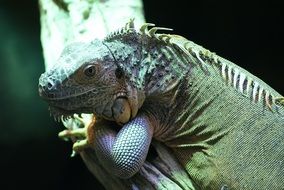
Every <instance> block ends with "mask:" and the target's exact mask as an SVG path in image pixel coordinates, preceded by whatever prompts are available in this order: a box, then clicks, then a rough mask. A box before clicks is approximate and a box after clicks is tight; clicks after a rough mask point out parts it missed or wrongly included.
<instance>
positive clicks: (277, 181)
mask: <svg viewBox="0 0 284 190" xmlns="http://www.w3.org/2000/svg"><path fill="white" fill-rule="evenodd" d="M150 27H151V28H150ZM158 30H171V29H168V28H161V27H155V26H154V24H150V23H146V24H144V25H142V26H141V28H140V29H139V30H135V27H134V23H133V20H131V21H130V22H128V23H127V24H126V25H125V27H123V28H122V29H121V30H118V31H116V32H114V33H111V34H110V35H108V36H107V37H106V38H105V39H104V40H101V41H100V40H94V41H92V42H90V43H83V42H82V43H81V42H78V43H73V44H70V45H68V46H67V47H66V48H65V49H64V51H63V52H62V55H61V57H60V58H59V60H58V62H57V64H55V66H54V67H53V68H52V69H51V70H49V71H47V72H45V73H44V74H42V75H41V77H40V79H39V93H40V96H41V97H42V98H43V99H44V100H46V101H47V102H48V103H49V105H50V111H51V113H52V114H53V115H54V116H55V117H56V118H61V117H62V118H63V119H66V118H69V117H71V116H72V115H73V114H74V113H94V115H95V116H96V117H97V118H98V122H97V123H96V125H95V127H94V128H93V130H94V132H93V134H92V135H91V136H93V137H92V140H91V141H85V142H86V143H88V142H92V147H93V148H94V149H95V151H96V154H97V156H98V158H99V160H100V162H101V163H102V165H103V166H104V167H105V168H106V169H107V170H108V171H111V173H113V174H114V175H117V176H119V177H120V178H130V177H131V176H133V175H134V174H135V173H136V172H137V171H138V170H139V169H140V168H141V166H142V165H143V163H144V161H145V158H146V155H147V153H148V149H149V145H150V143H151V140H152V138H155V139H156V140H158V141H161V142H163V143H164V144H165V145H166V146H168V147H169V148H170V149H171V150H172V151H173V153H174V155H175V156H176V158H177V159H178V160H179V162H180V163H181V164H182V165H183V166H184V167H185V169H186V170H187V172H188V174H189V175H190V177H191V178H192V180H193V181H194V182H195V184H197V187H196V188H197V189H220V188H222V187H228V188H229V189H283V188H284V116H283V114H284V108H283V105H284V101H283V97H282V96H281V95H280V94H279V93H278V92H276V91H275V90H274V89H272V88H271V87H270V86H268V85H267V84H265V83H264V82H263V81H262V80H260V79H259V78H257V77H256V76H254V75H252V74H251V73H249V72H248V71H246V70H244V69H242V68H240V67H238V66H237V65H235V64H234V63H232V62H230V61H228V60H226V59H224V58H222V57H220V56H218V55H216V54H215V53H212V52H210V51H209V50H207V49H205V48H203V47H201V46H199V45H197V44H195V43H193V42H192V41H189V40H187V39H185V38H183V37H181V36H178V35H172V34H164V33H157V31H158ZM118 126H120V128H119V127H118ZM113 127H116V128H118V129H119V132H118V134H117V132H116V131H115V130H114V129H113ZM79 133H80V132H79ZM70 134H71V135H70ZM76 134H78V132H76V131H75V132H70V133H69V136H72V135H74V136H76ZM80 134H81V133H80ZM62 136H68V135H67V134H66V133H65V134H63V135H62ZM83 144H84V143H83ZM80 146H82V143H81V144H80V145H78V146H75V147H74V148H76V147H77V148H79V147H80Z"/></svg>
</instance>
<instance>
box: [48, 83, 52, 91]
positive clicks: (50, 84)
mask: <svg viewBox="0 0 284 190" xmlns="http://www.w3.org/2000/svg"><path fill="white" fill-rule="evenodd" d="M52 87H53V83H51V82H48V83H47V88H48V90H51V89H52Z"/></svg>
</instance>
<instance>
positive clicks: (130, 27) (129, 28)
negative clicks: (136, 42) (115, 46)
mask: <svg viewBox="0 0 284 190" xmlns="http://www.w3.org/2000/svg"><path fill="white" fill-rule="evenodd" d="M133 32H136V31H135V28H134V18H131V19H130V20H129V21H128V22H127V23H126V24H125V26H124V27H122V28H120V29H118V30H116V31H114V32H111V33H110V34H108V35H107V36H106V37H105V39H104V41H112V40H114V39H118V38H121V37H123V36H127V35H129V34H130V33H133Z"/></svg>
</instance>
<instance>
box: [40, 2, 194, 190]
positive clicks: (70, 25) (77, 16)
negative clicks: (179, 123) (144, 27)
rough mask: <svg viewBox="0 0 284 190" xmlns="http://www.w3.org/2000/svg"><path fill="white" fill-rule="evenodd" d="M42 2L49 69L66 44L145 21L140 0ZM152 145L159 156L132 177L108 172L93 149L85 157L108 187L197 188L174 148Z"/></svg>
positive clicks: (154, 143)
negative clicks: (126, 24)
mask: <svg viewBox="0 0 284 190" xmlns="http://www.w3.org/2000/svg"><path fill="white" fill-rule="evenodd" d="M39 4H40V14H41V41H42V46H43V53H44V59H45V65H46V69H49V68H51V67H52V65H53V64H54V63H55V62H56V59H57V58H58V57H59V55H60V53H61V51H62V49H63V47H64V46H66V45H67V44H68V43H70V42H74V41H91V40H92V39H94V38H99V39H101V38H103V37H104V36H105V35H106V34H107V33H108V32H110V31H113V30H115V29H118V28H120V27H122V26H124V24H125V23H126V22H127V21H128V20H129V19H130V18H135V24H136V25H140V24H142V23H143V22H144V16H143V7H142V2H141V1H140V0H131V1H128V0H88V1H87V0H86V1H80V0H52V1H46V0H40V1H39ZM84 120H85V122H84V123H85V125H87V124H88V123H89V121H90V117H89V116H85V117H84ZM65 126H66V127H67V128H77V127H78V125H77V123H76V122H74V120H73V121H72V120H71V121H69V122H66V123H65ZM152 144H153V148H154V149H155V151H156V154H154V155H155V156H153V157H152V159H148V160H147V161H146V162H145V164H144V165H143V167H142V168H141V170H140V172H139V173H138V174H136V175H135V176H134V177H132V178H131V179H128V180H122V179H119V178H117V177H115V176H113V175H111V173H109V172H111V171H106V170H105V169H104V168H103V167H102V166H101V165H100V164H99V161H98V160H97V157H96V155H95V153H94V151H93V150H92V149H86V150H85V151H83V152H82V153H81V157H82V159H83V161H84V162H85V164H86V166H87V167H88V169H89V170H90V171H91V173H92V174H93V175H94V176H95V177H96V178H97V179H98V180H99V181H100V182H101V183H102V184H103V186H104V187H105V188H106V189H194V188H193V185H192V183H191V180H190V178H189V176H188V174H187V173H186V172H185V170H184V169H183V168H182V167H181V166H180V165H179V164H178V162H177V160H176V159H175V158H174V156H173V154H172V153H171V151H170V150H168V149H167V148H166V147H165V146H164V145H162V144H161V143H159V142H155V141H153V143H152ZM66 154H67V153H66Z"/></svg>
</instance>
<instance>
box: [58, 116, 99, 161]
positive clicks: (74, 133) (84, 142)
mask: <svg viewBox="0 0 284 190" xmlns="http://www.w3.org/2000/svg"><path fill="white" fill-rule="evenodd" d="M74 119H76V120H77V121H79V122H81V123H82V124H83V125H84V126H85V127H83V128H78V129H66V130H64V131H61V132H60V133H59V134H58V137H59V138H61V139H63V140H69V139H71V140H72V141H73V142H74V144H73V148H72V149H73V153H72V155H71V156H75V155H76V154H77V153H79V152H81V151H83V150H84V149H86V148H88V147H90V145H91V144H93V142H94V130H93V127H94V124H95V117H93V119H92V122H91V123H90V124H88V125H85V123H84V121H83V119H82V118H80V117H78V116H74Z"/></svg>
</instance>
